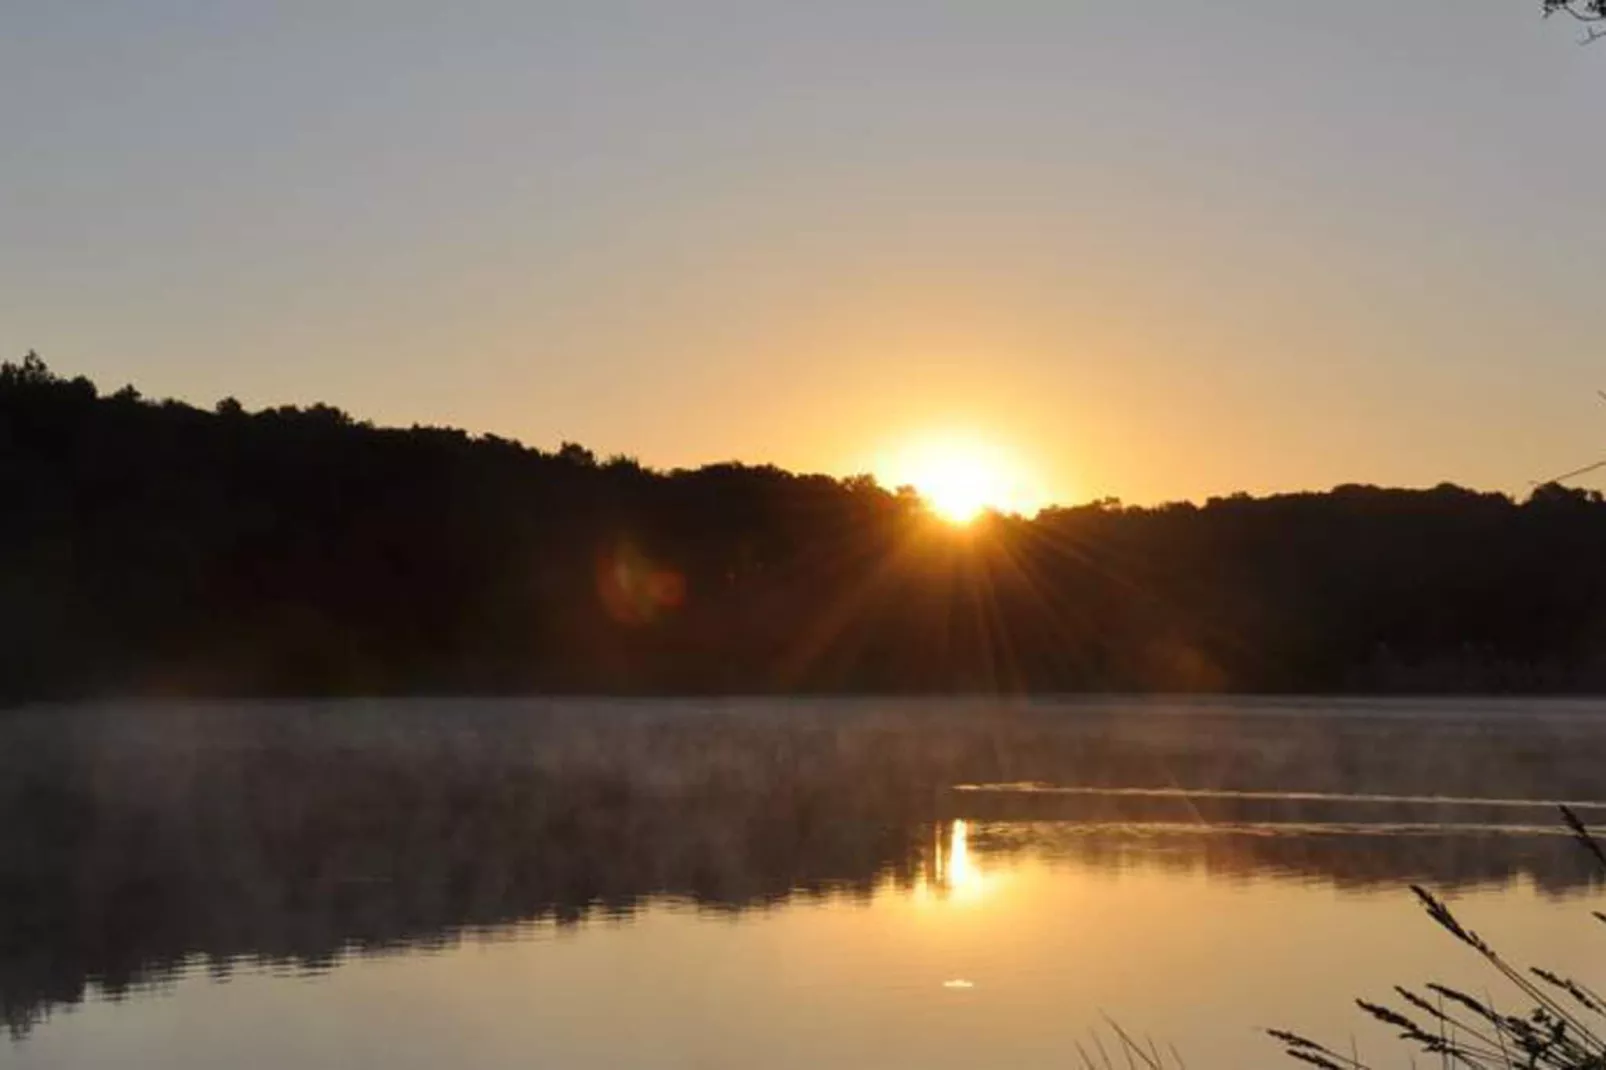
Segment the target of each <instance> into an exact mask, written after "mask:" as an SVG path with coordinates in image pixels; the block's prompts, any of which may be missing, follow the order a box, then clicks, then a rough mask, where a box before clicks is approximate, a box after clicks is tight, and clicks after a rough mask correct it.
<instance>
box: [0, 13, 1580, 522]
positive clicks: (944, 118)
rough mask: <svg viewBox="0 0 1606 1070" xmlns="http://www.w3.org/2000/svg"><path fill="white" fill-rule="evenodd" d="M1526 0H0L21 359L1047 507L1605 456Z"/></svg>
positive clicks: (158, 391) (1573, 119)
mask: <svg viewBox="0 0 1606 1070" xmlns="http://www.w3.org/2000/svg"><path fill="white" fill-rule="evenodd" d="M1538 6H1539V5H1538V0H1532V2H1529V0H1414V2H1412V3H1408V4H1402V3H1400V2H1398V0H1345V2H1343V3H1315V2H1308V3H1292V4H1291V3H1288V2H1287V0H1213V2H1211V3H1208V4H1203V3H1199V2H1198V0H1150V2H1147V3H1138V2H1135V0H1134V2H1127V3H1115V2H1110V0H1097V2H1094V0H987V2H983V0H969V2H960V0H855V2H838V0H811V2H809V3H796V2H795V0H792V2H784V3H782V2H773V3H772V2H768V0H720V2H712V0H710V2H698V0H677V2H675V3H666V2H662V0H642V2H636V3H626V2H618V0H580V2H574V3H556V2H552V3H541V2H534V0H525V2H508V3H489V2H479V0H459V2H455V3H452V4H440V3H436V2H433V0H431V2H419V0H372V2H355V0H316V2H306V3H299V2H277V3H269V2H260V0H249V2H243V0H192V2H177V0H142V2H141V3H138V4H133V3H127V2H122V0H117V2H98V0H75V2H74V3H70V4H68V3H61V2H58V0H0V355H3V356H5V357H8V358H11V359H15V358H17V357H20V356H21V355H22V354H23V353H24V352H26V351H27V350H29V349H37V350H38V351H39V353H40V354H41V355H42V356H43V357H44V358H45V359H46V361H47V362H49V363H50V364H51V365H52V367H53V368H55V369H56V370H57V371H59V372H62V373H66V374H80V373H81V374H86V375H89V376H90V377H91V378H94V379H95V380H96V381H97V382H99V383H101V384H102V385H103V386H106V387H116V386H120V385H122V384H123V383H127V382H132V383H134V384H135V385H136V386H138V387H139V388H140V389H141V390H142V391H144V392H145V393H146V394H147V395H152V396H160V397H166V396H173V397H179V398H182V399H185V400H188V401H192V402H194V403H196V404H201V405H211V404H212V403H214V402H215V401H216V400H217V399H219V398H221V397H224V396H235V397H237V398H239V399H240V400H241V401H242V402H244V403H245V404H246V405H247V406H248V407H257V406H262V405H269V404H282V403H303V404H304V403H310V402H313V401H324V402H327V403H331V404H336V405H339V406H341V407H343V408H346V409H347V410H349V411H350V412H352V413H353V414H354V415H356V416H359V417H362V418H366V419H371V420H373V421H375V422H376V423H386V424H402V425H407V424H411V423H415V422H416V423H425V424H444V425H454V426H461V427H465V428H467V429H469V430H471V431H476V432H494V433H497V434H502V435H506V436H510V437H516V438H519V439H522V440H523V441H525V442H527V443H529V444H531V445H535V446H540V447H543V448H551V447H554V446H556V445H557V444H558V443H559V442H561V441H563V440H574V441H579V442H582V443H584V444H586V445H588V446H590V447H591V448H593V449H594V450H596V451H597V452H598V453H599V454H612V453H626V454H631V455H634V456H636V457H638V458H640V459H641V460H642V461H643V462H644V463H647V464H650V465H653V466H657V467H675V466H690V465H696V464H701V463H705V462H712V461H720V460H729V459H738V460H742V461H747V462H752V463H765V462H769V463H775V464H779V465H782V466H784V467H787V468H793V469H799V470H808V471H825V472H830V473H833V474H839V475H846V474H851V473H855V472H860V471H871V472H874V473H876V474H878V475H880V476H881V477H882V478H883V479H884V480H886V481H888V482H896V481H897V480H898V477H899V475H900V473H899V472H898V471H897V469H898V466H899V464H900V462H899V460H898V458H900V457H903V456H905V455H906V454H907V453H908V452H909V451H910V449H911V448H912V447H911V445H910V444H911V443H917V442H926V443H932V442H935V443H951V442H955V441H964V442H975V443H981V444H983V445H984V447H985V449H986V450H987V451H989V452H988V456H996V457H1002V458H1008V460H1007V461H1001V462H999V463H1000V464H1006V465H1007V466H1008V467H1009V468H1010V471H1011V478H1012V479H1013V480H1015V481H1017V482H1018V483H1020V484H1021V486H1022V487H1024V488H1025V489H1024V490H1023V491H1022V494H1023V496H1026V497H1032V498H1035V499H1037V500H1038V501H1039V503H1041V502H1047V501H1059V502H1065V503H1071V502H1078V501H1083V500H1087V499H1091V498H1097V497H1104V496H1107V495H1110V496H1117V497H1120V498H1123V499H1124V500H1127V501H1131V502H1157V501H1165V500H1176V499H1183V498H1191V499H1203V498H1204V497H1206V496H1209V495H1214V494H1225V493H1231V492H1234V491H1239V490H1246V491H1250V492H1253V493H1265V492H1271V491H1278V490H1297V489H1324V488H1326V487H1330V486H1333V485H1335V484H1338V483H1345V482H1368V483H1379V484H1400V485H1413V486H1419V485H1433V484H1436V483H1439V482H1441V481H1452V482H1457V483H1462V484H1465V485H1468V486H1475V487H1484V488H1491V489H1502V490H1510V491H1513V492H1519V493H1520V492H1524V491H1525V490H1526V488H1527V486H1528V484H1529V482H1530V481H1531V480H1536V479H1543V478H1546V477H1549V476H1552V475H1554V474H1556V473H1558V472H1561V471H1564V470H1567V469H1569V468H1572V467H1575V466H1578V465H1581V464H1584V463H1587V462H1589V461H1593V460H1596V459H1598V458H1599V457H1601V456H1606V402H1603V401H1602V399H1601V398H1600V397H1598V396H1597V394H1596V390H1597V389H1599V388H1603V387H1606V363H1603V361H1602V360H1601V355H1602V340H1603V338H1606V321H1603V320H1602V316H1601V312H1600V309H1601V303H1600V300H1599V295H1600V287H1601V283H1602V281H1603V280H1606V198H1603V197H1601V195H1600V191H1601V189H1602V181H1603V178H1606V137H1602V136H1600V131H1601V119H1602V105H1603V103H1606V43H1602V44H1598V45H1595V46H1592V47H1580V46H1579V45H1578V44H1577V38H1578V36H1579V30H1578V27H1576V26H1574V25H1570V24H1566V23H1564V22H1563V21H1560V20H1550V21H1548V22H1547V21H1545V20H1542V19H1540V18H1539V16H1538V11H1537V8H1538Z"/></svg>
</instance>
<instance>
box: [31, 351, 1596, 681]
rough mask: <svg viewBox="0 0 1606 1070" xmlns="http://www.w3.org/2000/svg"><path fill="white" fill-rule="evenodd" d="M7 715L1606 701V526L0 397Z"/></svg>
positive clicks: (315, 409) (1516, 508)
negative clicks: (1267, 696)
mask: <svg viewBox="0 0 1606 1070" xmlns="http://www.w3.org/2000/svg"><path fill="white" fill-rule="evenodd" d="M0 502H3V503H4V504H3V519H4V522H3V523H0V700H3V701H7V702H12V703H15V702H22V701H31V700H44V699H69V698H94V697H110V696H119V697H128V696H135V697H145V696H149V697H163V696H185V695H197V696H200V695H207V696H236V695H253V696H308V695H327V696H339V695H402V694H418V695H441V694H459V695H474V694H486V695H494V694H512V693H566V694H574V693H593V694H614V695H659V694H753V693H804V694H807V693H867V694H875V693H912V694H921V693H995V692H998V693H1039V692H1085V691H1139V692H1216V691H1242V692H1285V693H1298V692H1323V693H1328V692H1365V693H1373V692H1378V693H1382V692H1391V693H1457V692H1485V693H1487V692H1512V693H1569V692H1597V691H1600V690H1601V689H1602V688H1603V687H1606V554H1603V553H1602V552H1601V551H1602V549H1603V548H1606V501H1603V500H1602V497H1601V495H1600V494H1599V493H1598V492H1596V491H1586V490H1579V489H1573V488H1569V487H1564V486H1560V485H1557V484H1547V485H1543V486H1540V487H1537V488H1536V489H1534V490H1533V492H1532V493H1531V494H1529V495H1528V496H1527V497H1526V498H1524V499H1522V500H1515V499H1513V498H1512V497H1510V496H1508V495H1505V494H1502V493H1492V492H1479V491H1475V490H1469V489H1464V488H1461V487H1457V486H1452V485H1448V484H1445V485H1440V486H1437V487H1434V488H1431V489H1420V490H1419V489H1390V488H1379V487H1374V486H1361V485H1347V486H1340V487H1336V488H1333V489H1331V490H1328V491H1325V492H1320V493H1314V492H1313V493H1299V494H1279V495H1273V496H1268V497H1251V496H1248V495H1233V496H1231V497H1225V498H1212V499H1210V500H1209V501H1207V502H1205V503H1203V504H1195V503H1188V502H1182V503H1175V504H1168V505H1162V506H1156V507H1132V506H1123V505H1121V504H1120V503H1118V502H1115V501H1103V502H1096V503H1092V504H1086V505H1080V506H1076V507H1067V508H1051V509H1046V510H1044V511H1042V512H1040V513H1039V514H1038V515H1036V516H1035V517H1021V516H1005V515H996V514H989V515H985V516H983V517H982V518H980V519H978V520H977V521H975V522H973V523H972V524H971V525H969V526H968V527H964V528H955V527H953V526H951V525H947V524H944V523H942V522H941V521H939V520H938V519H937V518H935V517H934V516H933V515H932V514H931V512H930V511H929V510H928V509H927V508H926V506H925V504H924V503H923V502H922V501H921V500H920V498H919V496H918V495H917V494H915V493H914V492H913V491H911V490H909V489H907V488H905V489H900V490H889V489H886V488H883V487H881V486H878V485H877V484H876V483H875V481H874V480H873V479H870V478H868V477H863V476H860V477H854V478H849V479H836V478H832V477H829V476H823V475H800V474H793V473H790V472H786V471H782V470H780V469H778V468H775V467H771V466H754V465H747V464H739V463H728V464H717V465H710V466H707V467H703V468H698V469H695V470H674V471H657V470H653V469H651V468H648V467H644V466H643V465H641V464H639V463H637V462H636V461H634V460H632V459H630V458H624V457H615V458H610V459H599V458H598V457H596V456H595V455H593V454H592V453H591V452H590V451H589V450H587V449H585V448H584V447H582V446H578V445H574V444H565V445H563V446H562V447H561V448H560V449H558V450H556V451H542V450H538V449H533V448H529V447H527V446H524V445H521V444H520V443H518V442H515V441H510V440H507V439H503V438H498V437H496V436H492V435H479V436H476V435H472V434H469V433H467V432H465V431H462V430H455V429H447V428H438V427H420V426H415V427H411V428H405V429H404V428H388V427H375V426H372V425H371V424H369V423H366V422H363V421H360V420H358V419H355V418H353V417H352V416H350V415H348V414H346V413H345V412H342V411H341V410H339V409H335V408H332V407H329V406H327V405H321V404H315V405H311V406H308V407H291V406H281V407H276V408H267V409H263V410H261V411H256V412H250V411H247V410H246V409H245V408H244V407H243V406H241V405H240V404H239V403H238V402H236V401H234V400H233V399H225V400H223V401H221V402H219V403H218V404H217V405H216V406H215V408H213V409H211V410H205V409H201V408H197V407H195V406H192V405H189V404H186V403H183V402H179V401H173V400H166V401H153V400H148V399H146V398H143V397H142V396H141V395H140V394H139V393H138V392H137V391H136V390H134V389H133V388H132V387H126V388H124V389H122V390H119V391H117V392H115V393H105V392H102V391H101V390H100V389H99V388H98V387H97V386H96V385H95V384H94V383H92V382H90V381H89V380H88V379H85V378H82V377H78V378H67V377H65V376H61V375H58V374H56V373H54V372H52V371H51V370H50V368H48V367H47V366H46V365H45V364H44V363H43V362H42V361H41V360H39V359H38V358H37V357H36V356H34V355H33V354H29V355H28V357H27V358H25V359H23V360H22V361H20V362H17V363H6V364H4V365H3V366H0Z"/></svg>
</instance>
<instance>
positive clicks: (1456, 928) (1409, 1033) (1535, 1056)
mask: <svg viewBox="0 0 1606 1070" xmlns="http://www.w3.org/2000/svg"><path fill="white" fill-rule="evenodd" d="M1561 813H1562V819H1563V820H1564V821H1565V822H1566V824H1567V827H1568V828H1569V829H1571V830H1572V834H1573V838H1574V839H1575V840H1576V841H1577V842H1578V844H1579V845H1580V846H1581V847H1582V848H1583V850H1584V851H1586V852H1587V853H1588V854H1589V856H1590V857H1591V858H1592V859H1593V860H1594V861H1595V863H1596V864H1597V865H1599V866H1600V867H1601V869H1602V870H1603V871H1606V851H1603V850H1602V848H1601V845H1600V843H1599V842H1598V841H1597V840H1596V839H1595V838H1594V836H1593V835H1591V834H1590V832H1589V830H1588V829H1587V828H1586V827H1585V825H1584V823H1583V822H1582V821H1581V820H1579V818H1578V815H1577V814H1575V813H1574V812H1573V811H1572V810H1571V809H1570V808H1568V807H1566V806H1563V807H1561ZM1411 890H1412V891H1413V892H1414V893H1416V897H1417V899H1418V900H1419V901H1420V902H1421V904H1422V906H1423V908H1424V909H1425V910H1426V911H1427V914H1428V917H1429V918H1431V919H1433V921H1434V923H1435V924H1437V925H1438V926H1439V927H1440V928H1441V929H1443V930H1444V931H1445V932H1447V933H1449V934H1450V935H1451V936H1452V937H1453V938H1454V939H1455V940H1457V941H1458V942H1460V943H1461V944H1463V945H1465V946H1466V947H1468V948H1470V949H1471V950H1472V951H1473V952H1474V953H1475V954H1477V955H1478V957H1479V958H1481V959H1483V961H1484V962H1485V963H1487V964H1488V965H1489V966H1490V967H1492V968H1493V969H1494V971H1495V972H1496V973H1497V974H1499V975H1500V976H1501V977H1502V978H1503V979H1504V980H1505V981H1506V982H1507V983H1509V985H1510V986H1511V987H1512V988H1513V989H1514V997H1513V998H1514V999H1516V1000H1517V1001H1518V1005H1519V1008H1520V1009H1518V1010H1516V1011H1515V1012H1512V1011H1508V1010H1505V1009H1502V1008H1501V1007H1499V1006H1498V1005H1497V1004H1496V1003H1495V1001H1494V999H1493V998H1492V997H1489V996H1485V997H1483V998H1481V999H1480V998H1479V997H1478V996H1475V995H1472V994H1471V993H1469V992H1467V991H1465V990H1464V989H1461V988H1455V987H1452V986H1450V985H1446V984H1440V983H1438V982H1428V983H1426V984H1423V985H1421V986H1420V987H1418V988H1415V989H1412V988H1406V987H1404V986H1397V987H1396V988H1395V990H1394V1000H1393V1001H1391V1002H1389V1003H1374V1002H1371V1001H1369V1000H1364V999H1358V1000H1356V1001H1355V1002H1356V1004H1357V1005H1358V1006H1359V1007H1360V1008H1361V1010H1362V1011H1364V1012H1365V1013H1366V1014H1367V1015H1369V1016H1370V1017H1372V1018H1373V1019H1375V1020H1377V1021H1379V1022H1381V1023H1383V1024H1384V1025H1386V1026H1389V1027H1390V1028H1392V1029H1394V1030H1396V1035H1397V1036H1398V1037H1399V1039H1401V1040H1403V1041H1405V1042H1406V1043H1407V1044H1409V1045H1411V1046H1412V1047H1414V1048H1415V1049H1417V1050H1418V1051H1421V1052H1425V1053H1426V1054H1428V1055H1429V1056H1432V1057H1434V1058H1436V1059H1437V1060H1438V1062H1439V1064H1440V1066H1441V1067H1445V1068H1449V1067H1452V1066H1455V1067H1464V1068H1468V1070H1541V1068H1546V1070H1606V1040H1603V1039H1602V1030H1603V1029H1606V997H1602V996H1601V995H1600V994H1599V993H1598V992H1596V991H1595V990H1594V989H1593V988H1591V987H1589V986H1588V985H1586V984H1584V983H1583V982H1581V981H1578V980H1575V979H1573V978H1570V977H1564V976H1561V975H1559V974H1557V973H1554V972H1553V971H1550V970H1546V969H1544V968H1542V967H1537V966H1535V967H1529V968H1527V969H1522V968H1520V967H1518V966H1516V965H1514V964H1512V963H1511V962H1509V961H1507V960H1506V959H1505V958H1504V957H1503V956H1502V955H1501V954H1500V953H1499V952H1498V951H1496V950H1495V948H1494V947H1493V945H1491V944H1490V943H1489V942H1488V941H1487V940H1485V939H1484V938H1483V937H1482V936H1481V935H1479V934H1478V933H1477V932H1476V931H1475V930H1473V929H1470V928H1468V927H1467V926H1466V925H1464V924H1463V923H1462V921H1461V920H1460V919H1459V918H1457V917H1456V916H1455V914H1454V913H1452V912H1451V910H1450V908H1449V907H1448V906H1447V905H1445V903H1444V901H1443V900H1441V899H1439V898H1438V897H1437V896H1435V895H1434V894H1433V893H1432V892H1429V891H1428V890H1427V889H1425V888H1423V887H1421V886H1420V885H1412V886H1411ZM1595 918H1596V919H1597V920H1599V921H1602V922H1606V914H1602V913H1601V912H1599V911H1596V912H1595ZM1267 1032H1268V1033H1269V1034H1270V1035H1271V1037H1272V1038H1273V1039H1274V1040H1276V1041H1277V1042H1279V1043H1280V1044H1282V1045H1283V1049H1284V1051H1285V1052H1286V1053H1287V1054H1288V1055H1289V1056H1290V1057H1291V1058H1293V1059H1296V1060H1298V1061H1299V1062H1302V1063H1306V1064H1309V1065H1311V1066H1317V1067H1321V1068H1322V1070H1369V1067H1370V1064H1368V1063H1366V1062H1363V1061H1362V1060H1361V1058H1360V1056H1359V1054H1358V1053H1356V1052H1354V1051H1352V1052H1351V1053H1350V1054H1343V1053H1341V1052H1338V1051H1336V1050H1334V1049H1332V1048H1329V1047H1327V1046H1326V1045H1323V1044H1321V1043H1318V1042H1317V1041H1314V1040H1311V1039H1310V1038H1309V1037H1305V1036H1301V1035H1300V1034H1298V1033H1293V1032H1289V1031H1287V1030H1282V1029H1271V1030H1267Z"/></svg>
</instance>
